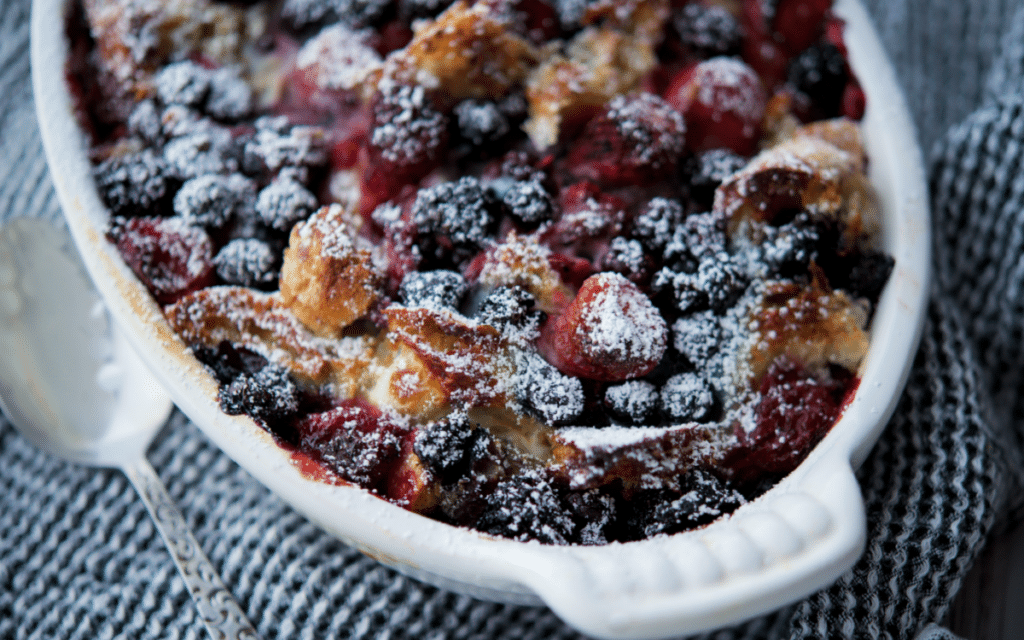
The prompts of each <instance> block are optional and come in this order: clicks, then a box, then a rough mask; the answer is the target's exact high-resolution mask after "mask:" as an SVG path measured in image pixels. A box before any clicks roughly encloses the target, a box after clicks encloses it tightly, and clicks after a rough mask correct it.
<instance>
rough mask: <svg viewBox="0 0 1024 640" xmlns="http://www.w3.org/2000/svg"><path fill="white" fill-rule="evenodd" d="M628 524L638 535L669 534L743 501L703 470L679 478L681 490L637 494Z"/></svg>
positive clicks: (684, 529) (693, 526) (717, 514)
mask: <svg viewBox="0 0 1024 640" xmlns="http://www.w3.org/2000/svg"><path fill="white" fill-rule="evenodd" d="M634 501H635V502H636V507H635V509H634V512H633V517H632V518H631V524H632V527H633V529H634V531H635V532H636V533H641V532H642V536H641V537H650V536H654V535H658V534H672V533H678V532H680V531H687V530H689V529H694V528H696V527H699V526H701V525H705V524H708V523H709V522H712V521H714V520H716V519H718V518H719V517H721V516H723V515H725V514H727V513H732V512H733V511H735V510H736V509H738V508H739V507H740V506H742V505H743V504H745V503H746V499H745V498H744V497H743V496H742V495H741V494H740V493H739V492H738V491H736V490H735V489H733V488H731V487H729V486H728V485H727V484H725V483H724V482H722V481H721V480H719V479H718V478H717V477H715V476H714V475H713V474H711V473H710V472H708V471H705V470H703V469H696V468H695V469H691V470H690V471H687V472H686V473H685V474H684V475H683V476H682V477H681V478H680V491H679V492H675V491H671V490H651V491H647V492H644V493H643V494H641V495H640V496H637V497H636V499H635V500H634Z"/></svg>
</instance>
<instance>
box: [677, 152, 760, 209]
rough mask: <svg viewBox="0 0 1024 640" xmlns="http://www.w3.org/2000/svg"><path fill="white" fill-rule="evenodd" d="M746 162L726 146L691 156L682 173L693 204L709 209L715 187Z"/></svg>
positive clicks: (712, 202) (713, 198)
mask: <svg viewBox="0 0 1024 640" xmlns="http://www.w3.org/2000/svg"><path fill="white" fill-rule="evenodd" d="M746 164H747V159H746V158H744V157H743V156H741V155H739V154H737V153H736V152H734V151H731V150H729V149H726V148H720V149H711V150H710V151H705V152H704V153H700V154H697V155H695V156H693V157H691V158H690V160H688V161H687V162H686V163H685V168H684V174H685V176H686V179H687V180H688V183H689V195H690V199H691V200H692V201H693V203H694V205H696V207H697V208H698V209H701V210H704V211H707V210H709V209H711V207H712V205H713V204H714V200H715V189H717V188H718V186H719V185H720V184H722V182H723V181H724V180H725V179H726V178H728V177H729V176H731V175H732V174H734V173H736V172H737V171H739V170H740V169H742V168H743V167H744V166H746Z"/></svg>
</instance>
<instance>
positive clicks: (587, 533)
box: [563, 489, 618, 545]
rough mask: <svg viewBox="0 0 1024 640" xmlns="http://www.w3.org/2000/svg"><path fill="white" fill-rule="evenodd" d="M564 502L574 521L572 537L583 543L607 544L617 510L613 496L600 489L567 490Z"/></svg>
mask: <svg viewBox="0 0 1024 640" xmlns="http://www.w3.org/2000/svg"><path fill="white" fill-rule="evenodd" d="M563 500H564V503H565V505H566V508H567V509H568V511H569V515H570V516H571V517H572V519H573V520H574V521H575V523H576V528H575V532H574V539H573V540H572V542H578V543H579V544H585V545H598V544H607V543H608V542H609V541H610V540H611V539H613V538H614V531H613V526H614V524H615V519H616V518H615V516H616V513H617V511H618V509H617V507H616V504H615V498H614V497H613V496H611V495H608V494H607V493H602V492H601V490H600V489H588V490H586V491H569V492H567V493H566V494H565V496H564V498H563Z"/></svg>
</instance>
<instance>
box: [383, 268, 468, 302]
mask: <svg viewBox="0 0 1024 640" xmlns="http://www.w3.org/2000/svg"><path fill="white" fill-rule="evenodd" d="M467 290H468V287H467V285H466V280H465V278H463V277H462V275H461V274H459V273H456V272H454V271H445V270H437V271H413V272H411V273H408V274H406V276H405V278H403V279H402V284H401V286H400V287H399V288H398V297H399V299H400V300H401V301H402V303H403V304H405V306H407V307H425V308H428V309H449V310H456V309H458V308H459V302H460V301H461V300H462V297H463V296H464V295H466V291H467Z"/></svg>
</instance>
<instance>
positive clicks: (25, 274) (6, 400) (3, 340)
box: [0, 219, 256, 639]
mask: <svg viewBox="0 0 1024 640" xmlns="http://www.w3.org/2000/svg"><path fill="white" fill-rule="evenodd" d="M77 255H78V254H77V253H76V252H75V249H74V248H73V246H72V244H71V239H70V236H69V235H68V234H67V232H66V231H64V230H62V229H59V228H57V227H55V226H53V225H51V224H48V223H46V222H43V221H40V220H34V219H18V220H14V221H11V222H9V223H8V224H7V225H6V226H4V227H3V228H2V229H0V356H2V357H0V409H3V412H4V413H5V414H6V415H7V416H8V418H9V419H10V421H11V423H12V424H13V425H14V426H15V428H17V429H18V431H19V432H21V433H22V434H23V435H24V436H25V437H26V438H27V439H28V440H29V441H31V442H32V443H33V444H35V445H36V446H38V447H39V448H40V449H43V450H44V451H46V452H48V453H50V454H52V455H55V456H58V457H61V458H64V459H66V460H70V461H72V462H76V463H78V464H83V465H89V466H99V467H113V468H119V469H121V470H122V471H123V472H124V473H125V474H126V475H127V476H128V478H129V480H131V482H132V484H133V485H134V486H135V488H136V490H137V491H138V492H139V495H140V496H141V497H142V499H143V501H144V502H145V503H146V508H147V509H148V510H149V513H150V515H152V516H153V519H154V521H155V522H156V524H157V528H158V529H159V531H160V534H161V536H162V537H163V539H164V541H165V542H166V543H167V546H168V549H169V550H170V551H171V556H172V557H173V558H174V561H175V563H176V564H177V567H178V570H179V572H180V573H181V575H182V577H183V578H184V579H185V583H186V585H187V586H188V589H189V593H191V594H192V597H193V600H195V602H196V605H197V607H198V609H199V612H200V615H201V617H202V619H203V622H204V623H205V624H206V626H207V628H208V629H209V630H210V633H211V635H212V636H213V637H215V638H225V639H227V638H255V637H256V632H255V630H254V629H253V627H252V625H251V624H250V623H249V621H248V620H247V619H246V617H245V614H244V613H243V612H242V610H241V608H240V607H239V606H238V604H237V603H236V602H235V601H234V599H233V597H232V596H231V594H230V593H229V592H228V591H227V589H226V588H225V587H224V585H223V584H222V583H221V581H220V579H219V578H217V574H216V572H215V570H214V569H213V566H212V565H211V564H210V561H209V559H207V558H206V555H205V554H204V553H203V551H202V549H201V548H200V547H199V544H198V543H197V542H196V540H195V538H194V537H193V536H192V533H191V532H190V531H189V529H188V525H187V524H186V523H185V520H184V518H183V517H182V515H181V512H180V511H179V510H178V508H177V507H176V506H175V505H174V503H173V502H172V501H171V499H170V496H169V495H168V494H167V490H166V489H165V488H164V486H163V484H162V483H161V481H160V479H159V477H158V476H157V475H156V472H155V471H154V470H153V467H152V466H151V465H150V464H149V462H147V461H146V458H145V453H146V450H147V449H148V448H149V445H150V443H151V442H152V440H153V437H154V436H156V434H157V432H158V431H159V430H160V428H161V427H162V426H163V424H164V423H165V422H166V421H167V416H168V414H169V413H170V411H171V407H172V404H171V401H170V398H169V397H168V396H167V394H166V393H164V391H163V388H162V387H161V386H160V385H159V383H157V382H156V380H155V379H154V378H153V377H152V375H151V374H150V373H149V371H148V369H147V368H146V367H145V365H144V364H143V363H142V361H141V360H140V359H139V358H138V356H137V355H136V354H135V352H134V351H133V350H132V348H131V347H130V346H129V345H128V343H127V341H126V340H125V339H124V338H123V337H122V335H121V334H120V332H118V331H116V330H115V327H113V325H112V323H111V322H110V319H109V317H108V315H107V312H106V309H105V308H104V306H103V304H102V302H101V301H100V298H99V295H98V294H97V293H96V291H95V289H94V288H93V286H92V283H91V281H90V280H89V278H88V277H87V276H86V274H85V269H84V267H83V266H82V264H81V262H80V261H79V260H78V257H77Z"/></svg>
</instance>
